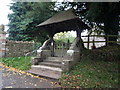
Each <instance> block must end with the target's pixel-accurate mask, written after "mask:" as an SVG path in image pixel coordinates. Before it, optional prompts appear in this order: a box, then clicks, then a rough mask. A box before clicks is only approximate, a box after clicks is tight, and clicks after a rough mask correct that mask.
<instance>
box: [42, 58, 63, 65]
mask: <svg viewBox="0 0 120 90" xmlns="http://www.w3.org/2000/svg"><path fill="white" fill-rule="evenodd" d="M44 62H49V63H57V64H61V63H62V61H60V60H47V59H46V60H44Z"/></svg>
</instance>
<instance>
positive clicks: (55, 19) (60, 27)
mask: <svg viewBox="0 0 120 90" xmlns="http://www.w3.org/2000/svg"><path fill="white" fill-rule="evenodd" d="M37 27H38V28H41V29H40V30H43V29H44V30H46V31H47V32H48V33H49V34H50V33H52V34H55V33H59V32H64V31H71V30H74V31H76V30H77V29H78V27H79V29H80V30H83V29H88V28H89V27H88V25H86V24H85V23H84V22H83V21H82V20H80V19H79V17H78V16H76V15H75V13H74V10H73V9H69V10H67V11H60V12H58V13H57V14H55V15H54V16H52V17H51V18H49V19H48V20H46V21H44V22H43V23H41V24H39V25H37Z"/></svg>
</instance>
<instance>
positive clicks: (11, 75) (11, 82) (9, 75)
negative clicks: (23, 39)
mask: <svg viewBox="0 0 120 90" xmlns="http://www.w3.org/2000/svg"><path fill="white" fill-rule="evenodd" d="M1 71H2V88H58V87H60V86H59V85H58V83H57V82H55V81H53V80H52V79H45V78H36V77H34V76H31V75H26V74H22V73H19V72H15V71H12V70H10V69H9V68H5V67H2V66H0V72H1ZM0 74H1V73H0Z"/></svg>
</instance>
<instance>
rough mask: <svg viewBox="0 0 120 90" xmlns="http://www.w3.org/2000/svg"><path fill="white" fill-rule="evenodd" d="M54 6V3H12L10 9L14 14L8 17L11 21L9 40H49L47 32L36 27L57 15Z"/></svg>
mask: <svg viewBox="0 0 120 90" xmlns="http://www.w3.org/2000/svg"><path fill="white" fill-rule="evenodd" d="M53 6H54V3H53V2H46V3H45V2H15V3H12V4H11V6H10V9H11V10H12V11H13V13H11V14H9V15H8V18H9V21H10V23H9V30H8V33H9V37H8V39H10V40H18V41H21V40H22V41H26V40H27V41H29V40H35V41H40V42H44V41H45V40H46V39H47V38H48V37H47V32H45V31H44V32H43V30H39V28H37V27H36V26H37V25H38V24H39V23H41V22H43V21H44V20H46V19H48V18H49V17H51V16H52V15H53V14H54V13H55V12H54V11H53Z"/></svg>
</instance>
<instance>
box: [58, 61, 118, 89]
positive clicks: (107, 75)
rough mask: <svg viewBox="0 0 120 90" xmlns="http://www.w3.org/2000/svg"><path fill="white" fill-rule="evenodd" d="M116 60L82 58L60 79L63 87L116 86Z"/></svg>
mask: <svg viewBox="0 0 120 90" xmlns="http://www.w3.org/2000/svg"><path fill="white" fill-rule="evenodd" d="M119 75H120V73H118V62H105V61H92V60H82V61H80V62H79V63H78V64H77V65H76V66H74V67H73V68H72V70H71V71H69V72H65V73H63V75H62V78H61V79H60V82H61V85H62V87H65V88H118V87H119V85H118V76H119Z"/></svg>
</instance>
